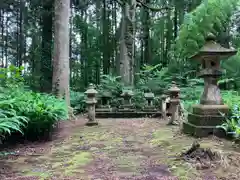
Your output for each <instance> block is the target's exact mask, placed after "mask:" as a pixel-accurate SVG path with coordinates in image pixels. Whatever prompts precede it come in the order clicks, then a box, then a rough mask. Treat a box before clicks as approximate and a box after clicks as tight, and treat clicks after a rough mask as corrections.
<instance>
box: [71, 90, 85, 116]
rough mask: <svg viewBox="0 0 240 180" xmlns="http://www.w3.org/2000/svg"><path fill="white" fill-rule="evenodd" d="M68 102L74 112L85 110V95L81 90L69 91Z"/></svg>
mask: <svg viewBox="0 0 240 180" xmlns="http://www.w3.org/2000/svg"><path fill="white" fill-rule="evenodd" d="M70 103H71V107H72V108H73V109H74V113H75V114H77V113H80V112H84V111H85V108H86V106H85V95H84V93H83V92H76V91H70Z"/></svg>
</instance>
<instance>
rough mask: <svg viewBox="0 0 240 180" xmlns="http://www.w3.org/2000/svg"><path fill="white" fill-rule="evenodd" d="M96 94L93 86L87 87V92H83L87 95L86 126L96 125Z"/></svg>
mask: <svg viewBox="0 0 240 180" xmlns="http://www.w3.org/2000/svg"><path fill="white" fill-rule="evenodd" d="M97 93H98V92H97V91H96V90H95V89H94V86H93V84H90V85H89V88H88V90H87V91H86V92H85V94H86V95H87V99H86V104H87V111H88V122H87V124H86V125H87V126H94V125H98V122H97V121H96V112H95V105H96V103H97V100H96V94H97Z"/></svg>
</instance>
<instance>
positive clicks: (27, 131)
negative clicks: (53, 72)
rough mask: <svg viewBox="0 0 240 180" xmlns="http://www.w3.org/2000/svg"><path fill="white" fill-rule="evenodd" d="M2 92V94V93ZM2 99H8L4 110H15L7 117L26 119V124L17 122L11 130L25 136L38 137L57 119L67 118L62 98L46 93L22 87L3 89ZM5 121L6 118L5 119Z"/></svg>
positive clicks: (50, 129) (50, 128)
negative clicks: (17, 125) (17, 124)
mask: <svg viewBox="0 0 240 180" xmlns="http://www.w3.org/2000/svg"><path fill="white" fill-rule="evenodd" d="M3 93H4V94H3ZM1 97H2V99H1V100H2V101H8V102H9V103H8V105H5V106H4V110H5V111H10V112H15V114H14V115H15V116H14V115H8V116H7V118H11V117H16V118H19V119H20V118H22V117H24V118H22V119H23V120H26V118H27V119H28V123H27V125H26V126H23V125H22V123H19V127H17V128H14V127H15V126H12V130H14V129H15V130H16V131H18V132H23V133H24V135H25V137H26V138H28V139H29V138H31V139H32V138H33V139H34V140H35V139H38V138H41V137H43V136H45V135H46V133H49V132H51V131H52V129H53V128H54V126H55V124H56V122H57V121H59V120H65V119H67V118H68V114H67V106H66V104H65V102H64V101H63V100H60V99H57V98H55V97H54V96H50V95H47V94H40V93H35V92H32V91H29V90H28V91H27V90H24V89H22V88H18V89H5V90H4V91H3V92H2V93H1ZM5 120H6V121H7V119H5Z"/></svg>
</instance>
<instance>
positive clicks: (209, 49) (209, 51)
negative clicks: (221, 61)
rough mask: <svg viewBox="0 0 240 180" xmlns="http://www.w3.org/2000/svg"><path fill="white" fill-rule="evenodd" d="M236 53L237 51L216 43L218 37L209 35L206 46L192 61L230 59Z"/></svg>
mask: <svg viewBox="0 0 240 180" xmlns="http://www.w3.org/2000/svg"><path fill="white" fill-rule="evenodd" d="M236 53H237V50H236V49H233V48H229V49H228V48H225V47H223V46H221V45H220V44H219V43H217V42H216V37H215V36H214V35H213V34H209V35H208V36H207V38H206V43H205V45H204V46H203V47H202V48H201V49H200V50H199V52H198V53H197V54H195V55H193V56H192V57H191V59H198V60H201V59H202V58H203V57H218V58H228V57H231V56H233V55H235V54H236ZM212 60H213V59H212Z"/></svg>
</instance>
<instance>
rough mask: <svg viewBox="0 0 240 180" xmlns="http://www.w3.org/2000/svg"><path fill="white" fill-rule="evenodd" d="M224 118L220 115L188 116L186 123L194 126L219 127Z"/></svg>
mask: <svg viewBox="0 0 240 180" xmlns="http://www.w3.org/2000/svg"><path fill="white" fill-rule="evenodd" d="M224 120H225V118H224V117H223V116H221V115H215V114H214V115H198V114H192V113H189V114H188V122H189V123H191V124H194V125H196V126H217V125H221V124H222V123H223V121H224Z"/></svg>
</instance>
